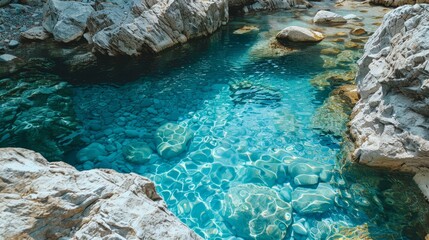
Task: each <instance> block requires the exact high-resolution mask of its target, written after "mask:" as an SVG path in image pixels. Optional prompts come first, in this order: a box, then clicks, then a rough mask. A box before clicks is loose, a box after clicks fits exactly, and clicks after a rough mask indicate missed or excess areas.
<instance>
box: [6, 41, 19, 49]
mask: <svg viewBox="0 0 429 240" xmlns="http://www.w3.org/2000/svg"><path fill="white" fill-rule="evenodd" d="M18 45H19V42H18V41H16V40H11V41H10V42H9V44H8V46H9V48H16V47H18Z"/></svg>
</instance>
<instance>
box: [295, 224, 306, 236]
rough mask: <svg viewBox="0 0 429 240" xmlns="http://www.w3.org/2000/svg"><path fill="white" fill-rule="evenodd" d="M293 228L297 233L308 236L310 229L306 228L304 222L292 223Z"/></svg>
mask: <svg viewBox="0 0 429 240" xmlns="http://www.w3.org/2000/svg"><path fill="white" fill-rule="evenodd" d="M292 229H293V231H294V232H295V233H297V234H299V235H303V236H306V235H307V234H308V231H307V229H306V228H305V226H304V224H302V223H300V222H297V223H294V224H292Z"/></svg>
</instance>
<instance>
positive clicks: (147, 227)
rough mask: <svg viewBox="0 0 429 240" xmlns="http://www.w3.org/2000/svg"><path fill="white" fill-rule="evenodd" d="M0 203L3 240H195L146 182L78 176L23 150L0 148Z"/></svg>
mask: <svg viewBox="0 0 429 240" xmlns="http://www.w3.org/2000/svg"><path fill="white" fill-rule="evenodd" d="M0 202H1V203H2V204H1V205H0V236H2V237H4V238H5V239H58V238H73V239H94V238H100V239H101V238H103V239H200V238H199V236H197V235H196V234H195V233H194V232H192V231H191V230H190V229H189V228H188V227H186V226H185V225H184V224H183V223H181V222H180V221H179V220H178V219H177V218H176V217H175V216H174V215H173V214H172V213H171V212H169V211H168V210H167V208H166V205H165V203H164V201H163V200H162V199H161V198H160V197H159V196H158V194H157V193H156V191H155V186H154V184H153V183H152V182H151V181H149V180H148V179H146V178H144V177H141V176H138V175H136V174H120V173H117V172H115V171H113V170H90V171H83V172H79V171H77V170H76V169H75V168H73V167H72V166H70V165H68V164H66V163H63V162H53V163H49V162H48V161H46V159H44V158H43V157H42V156H41V155H40V154H38V153H35V152H33V151H30V150H26V149H13V148H3V149H0Z"/></svg>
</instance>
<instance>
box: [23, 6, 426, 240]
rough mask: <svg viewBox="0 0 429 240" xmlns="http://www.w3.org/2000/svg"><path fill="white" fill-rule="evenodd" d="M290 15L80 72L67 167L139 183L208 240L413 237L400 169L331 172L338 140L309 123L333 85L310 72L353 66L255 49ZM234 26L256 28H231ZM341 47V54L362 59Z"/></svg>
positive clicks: (416, 198)
mask: <svg viewBox="0 0 429 240" xmlns="http://www.w3.org/2000/svg"><path fill="white" fill-rule="evenodd" d="M293 15H294V14H293V13H277V14H271V15H255V16H249V17H246V18H245V19H236V20H235V21H232V22H231V23H230V24H229V25H228V26H226V27H224V28H223V29H222V30H221V31H218V32H217V33H216V34H215V35H213V36H212V37H210V38H208V39H200V40H196V41H194V42H191V43H190V44H186V45H184V46H181V47H178V48H176V49H173V50H170V51H168V52H166V53H163V54H161V55H160V56H159V57H156V58H154V59H152V60H153V61H152V62H151V63H145V64H141V65H136V66H135V67H134V68H133V71H134V72H135V71H136V69H140V70H138V71H137V72H139V74H138V75H140V76H139V77H138V79H135V78H134V77H133V76H134V74H133V75H132V76H131V73H130V75H127V74H123V76H121V77H120V80H121V81H118V83H116V84H102V83H99V84H81V83H85V82H88V81H90V79H83V78H81V79H80V82H79V83H78V84H76V85H75V87H73V93H71V95H72V101H73V105H74V109H75V112H76V115H77V118H78V120H79V122H80V123H81V124H82V128H81V130H79V131H78V130H76V132H79V134H80V136H81V141H82V142H83V144H82V145H80V146H79V147H75V148H74V149H73V150H72V151H70V152H69V153H68V155H67V158H66V161H68V162H69V163H72V164H73V165H75V166H76V167H77V168H78V169H92V168H112V169H115V170H118V171H120V172H135V173H138V174H141V175H143V176H147V177H149V178H150V179H152V180H153V181H154V182H155V183H156V185H157V190H158V192H159V193H160V195H161V196H162V197H163V198H164V200H165V201H166V203H167V205H168V207H169V209H170V210H171V211H172V212H174V213H175V214H176V216H178V217H179V218H180V219H181V220H182V221H183V222H184V223H185V224H187V225H188V226H189V227H191V228H192V229H193V230H194V231H196V232H197V233H198V234H199V235H201V236H202V237H203V238H206V239H239V238H241V239H292V238H293V239H339V238H341V237H349V238H353V239H370V238H373V239H419V238H423V236H424V235H425V234H426V233H427V232H428V231H429V227H428V225H429V224H428V223H429V215H428V204H427V203H425V202H424V200H423V198H422V196H421V194H420V192H419V191H418V189H417V187H416V186H415V185H414V184H412V183H411V176H408V175H406V174H391V173H386V172H383V171H376V170H371V169H366V168H362V167H350V168H342V167H340V166H339V164H338V159H339V158H341V157H342V156H341V153H340V145H341V141H342V138H341V137H340V136H338V134H333V132H329V131H324V130H323V129H322V128H321V127H320V126H318V125H317V124H316V125H315V122H317V121H315V119H314V118H315V116H319V117H324V118H328V119H329V118H334V116H330V115H328V116H323V115H321V114H317V112H318V109H320V108H321V107H322V106H324V105H323V104H324V102H325V100H326V99H328V96H329V92H330V91H331V90H332V88H333V87H335V84H334V86H323V87H315V86H314V84H313V85H312V83H311V81H310V80H311V79H313V78H314V77H315V76H317V75H319V74H322V73H324V71H326V68H331V70H333V71H339V72H340V73H342V71H344V73H345V72H346V71H350V70H352V69H353V66H352V64H350V63H348V64H344V62H337V64H336V65H335V66H334V67H332V66H327V65H329V64H327V62H329V60H330V59H328V60H327V59H326V58H323V57H322V56H321V55H320V52H321V49H323V48H327V45H326V44H325V45H323V44H319V45H316V46H310V47H307V48H304V49H300V50H299V51H297V52H294V53H290V54H287V55H285V56H270V54H272V52H271V51H270V50H267V49H264V48H263V47H262V48H261V43H262V45H263V44H264V43H266V42H267V41H269V38H270V37H271V36H272V35H273V34H272V32H275V31H277V30H279V29H281V28H283V27H285V26H288V25H295V24H298V25H305V24H306V23H305V22H303V21H301V20H296V16H295V17H294V16H293ZM295 15H296V14H295ZM309 15H310V14H309ZM304 18H305V16H304ZM243 25H257V26H258V28H259V32H257V31H255V32H251V33H248V34H243V35H238V34H233V31H234V30H236V29H237V28H240V27H242V26H243ZM274 30H275V31H274ZM348 51H349V52H347V54H349V55H348V56H350V58H351V60H350V62H353V61H354V60H355V59H356V56H359V54H360V52H359V50H353V51H350V50H348ZM333 59H334V60H335V58H333ZM349 65H350V66H349ZM112 68H113V71H121V72H122V73H124V72H125V71H124V70H123V69H122V70H120V69H117V67H116V68H115V67H114V66H112ZM105 74H106V77H107V75H109V73H105ZM98 77H100V76H98ZM120 82H122V83H120ZM75 83H76V82H75ZM68 101H69V100H67V103H68ZM54 115H55V114H54ZM316 120H317V119H316ZM339 121H340V124H338V126H339V128H340V131H344V129H345V125H344V123H345V121H347V119H345V120H344V119H342V120H339ZM334 127H337V125H335V126H334ZM25 141H26V140H24V142H25ZM53 141H55V140H53ZM62 141H65V140H64V139H62ZM22 144H25V143H22ZM18 145H19V144H18ZM405 188H406V189H407V191H406V192H404V189H405Z"/></svg>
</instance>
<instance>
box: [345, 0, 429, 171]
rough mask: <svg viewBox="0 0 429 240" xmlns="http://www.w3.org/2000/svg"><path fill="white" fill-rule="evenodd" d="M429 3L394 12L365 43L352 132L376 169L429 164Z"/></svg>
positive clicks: (362, 156) (361, 154) (361, 156)
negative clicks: (358, 99)
mask: <svg viewBox="0 0 429 240" xmlns="http://www.w3.org/2000/svg"><path fill="white" fill-rule="evenodd" d="M427 39H429V5H426V4H422V5H414V6H404V7H400V8H398V9H395V10H393V11H392V12H390V13H388V14H387V15H386V16H385V18H384V20H383V23H382V25H381V26H380V27H379V28H378V30H377V31H376V32H375V33H374V35H373V36H372V37H371V38H370V39H369V41H368V43H367V44H366V45H365V53H364V56H363V57H362V58H361V59H360V60H359V62H358V63H359V72H358V75H357V79H356V81H357V84H358V91H359V93H360V95H361V99H360V101H359V102H358V103H357V105H356V106H355V108H354V113H353V116H354V117H353V120H352V121H351V127H350V132H351V134H352V136H353V138H354V140H355V145H356V150H355V152H354V155H355V157H356V158H357V160H358V161H359V162H361V163H364V164H367V165H372V166H383V167H389V168H398V169H399V168H401V169H402V170H412V171H416V170H417V168H419V167H423V166H426V167H427V166H429V81H428V75H429V42H428V40H427Z"/></svg>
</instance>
